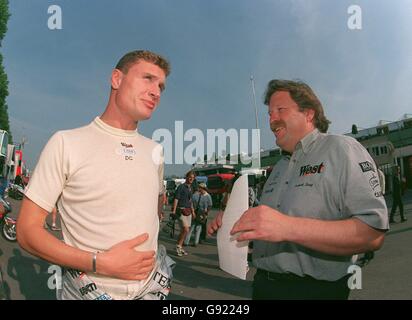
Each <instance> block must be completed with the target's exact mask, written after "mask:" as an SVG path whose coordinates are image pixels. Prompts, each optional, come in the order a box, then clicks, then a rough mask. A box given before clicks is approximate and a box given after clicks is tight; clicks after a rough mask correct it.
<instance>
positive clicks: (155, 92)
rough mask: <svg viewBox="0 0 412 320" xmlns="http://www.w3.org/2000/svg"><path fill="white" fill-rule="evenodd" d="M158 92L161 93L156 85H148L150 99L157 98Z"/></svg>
mask: <svg viewBox="0 0 412 320" xmlns="http://www.w3.org/2000/svg"><path fill="white" fill-rule="evenodd" d="M160 93H161V91H160V88H159V86H158V85H153V86H151V87H150V90H149V95H150V97H151V98H152V99H156V100H159V98H160Z"/></svg>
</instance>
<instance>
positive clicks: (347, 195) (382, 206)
mask: <svg viewBox="0 0 412 320" xmlns="http://www.w3.org/2000/svg"><path fill="white" fill-rule="evenodd" d="M342 150H343V151H344V153H343V154H342V157H343V158H344V159H345V161H344V163H343V172H342V175H341V184H342V185H341V190H343V192H344V195H343V197H344V206H345V212H346V213H347V214H348V215H349V216H351V217H356V218H358V219H360V220H361V221H363V222H364V223H366V224H368V225H369V226H371V227H373V228H376V229H381V230H388V229H389V224H388V209H387V207H386V203H385V199H384V197H383V194H382V190H381V185H380V183H379V173H378V171H377V168H376V166H375V164H374V161H373V159H372V158H371V156H370V155H369V153H368V152H367V151H366V149H365V148H364V147H363V146H362V145H361V144H360V143H359V142H357V141H356V140H353V141H352V140H348V141H347V142H346V143H345V144H344V148H343V149H342Z"/></svg>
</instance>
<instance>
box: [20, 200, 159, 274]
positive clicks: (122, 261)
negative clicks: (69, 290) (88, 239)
mask: <svg viewBox="0 0 412 320" xmlns="http://www.w3.org/2000/svg"><path fill="white" fill-rule="evenodd" d="M47 214H48V212H47V211H46V210H44V209H43V208H41V207H40V206H38V205H37V204H36V203H34V202H33V201H31V200H30V199H29V198H27V197H24V199H23V202H22V205H21V209H20V213H19V217H18V222H17V240H18V242H19V244H20V246H21V247H22V248H23V249H25V250H27V251H28V252H30V253H31V254H34V255H36V256H38V257H41V258H43V259H45V260H48V261H50V262H51V263H55V264H58V265H61V266H66V267H69V268H74V269H77V270H81V271H86V272H87V271H92V261H93V252H88V251H84V250H80V249H77V248H74V247H71V246H69V245H66V244H64V243H63V242H62V241H60V240H58V239H57V238H55V237H54V236H52V235H51V234H49V233H48V232H47V231H46V230H45V229H44V228H43V225H44V220H45V218H46V216H47ZM147 238H148V235H147V234H142V235H139V236H137V237H136V238H134V239H131V240H126V241H123V242H120V243H118V244H116V245H114V246H113V247H112V248H110V249H109V250H108V251H106V252H102V253H98V254H97V261H96V270H97V273H98V274H101V275H105V276H109V277H114V278H120V279H125V280H143V279H146V278H147V277H148V276H149V274H150V272H151V271H152V269H153V267H154V262H155V258H154V254H155V252H154V251H136V250H135V249H134V248H135V247H137V246H138V245H139V244H141V243H143V242H144V241H146V240H147Z"/></svg>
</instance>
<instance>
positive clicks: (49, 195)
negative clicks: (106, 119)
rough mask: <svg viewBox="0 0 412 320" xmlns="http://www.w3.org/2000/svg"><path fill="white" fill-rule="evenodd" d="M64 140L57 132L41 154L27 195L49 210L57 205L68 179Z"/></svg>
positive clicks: (26, 192) (27, 189)
mask: <svg viewBox="0 0 412 320" xmlns="http://www.w3.org/2000/svg"><path fill="white" fill-rule="evenodd" d="M64 154H65V150H64V140H63V136H62V134H61V133H60V132H57V133H55V134H54V135H53V136H52V137H51V138H50V140H49V141H48V142H47V144H46V146H45V147H44V149H43V151H42V152H41V154H40V158H39V161H38V162H37V165H36V167H35V169H34V171H33V174H32V177H31V178H30V181H29V184H28V186H27V188H26V190H25V196H26V197H27V198H29V199H30V200H31V201H33V202H34V203H36V204H37V205H39V206H40V207H41V208H43V209H44V210H46V211H47V212H51V211H52V209H53V208H54V207H55V205H56V202H57V199H58V198H59V196H60V194H61V193H62V190H63V187H64V184H65V182H66V179H67V175H68V172H67V165H66V161H65V155H64Z"/></svg>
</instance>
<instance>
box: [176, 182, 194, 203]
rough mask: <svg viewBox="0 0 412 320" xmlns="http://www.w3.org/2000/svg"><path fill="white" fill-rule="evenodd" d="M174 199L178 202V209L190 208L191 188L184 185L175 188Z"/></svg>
mask: <svg viewBox="0 0 412 320" xmlns="http://www.w3.org/2000/svg"><path fill="white" fill-rule="evenodd" d="M175 198H176V199H177V200H178V202H177V207H178V208H191V207H192V188H191V186H189V185H188V184H186V183H183V184H181V185H180V186H178V187H177V190H176V194H175Z"/></svg>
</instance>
